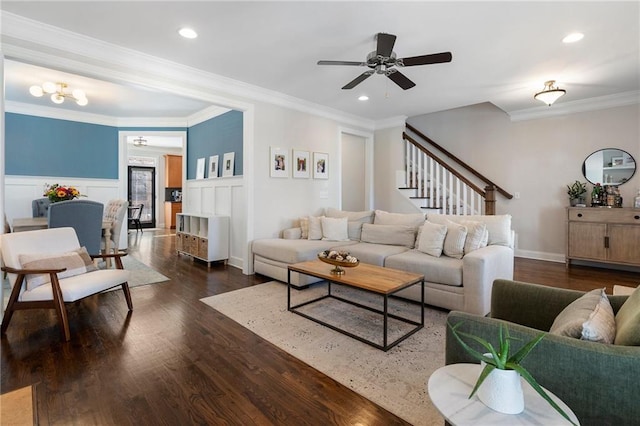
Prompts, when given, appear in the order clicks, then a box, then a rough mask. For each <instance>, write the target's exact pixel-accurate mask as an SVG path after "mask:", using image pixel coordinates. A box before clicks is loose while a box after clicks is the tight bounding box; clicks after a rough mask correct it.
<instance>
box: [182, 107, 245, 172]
mask: <svg viewBox="0 0 640 426" xmlns="http://www.w3.org/2000/svg"><path fill="white" fill-rule="evenodd" d="M242 117H243V114H242V112H241V111H229V112H227V113H224V114H222V115H219V116H217V117H214V118H211V119H209V120H207V121H204V122H202V123H199V124H196V125H195V126H193V127H189V129H188V130H187V141H188V142H187V179H195V178H196V165H197V162H198V158H204V159H205V164H206V165H208V164H209V157H210V156H212V155H218V156H219V160H218V167H219V169H222V158H223V157H224V154H225V153H227V152H235V167H234V173H233V174H234V175H235V176H238V175H242V162H243V161H242V158H243V157H242V154H243V149H242V140H243V137H242ZM205 168H207V167H205ZM219 176H222V171H221V170H220V171H219ZM205 177H209V176H208V175H207V174H206V173H205Z"/></svg>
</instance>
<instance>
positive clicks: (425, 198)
mask: <svg viewBox="0 0 640 426" xmlns="http://www.w3.org/2000/svg"><path fill="white" fill-rule="evenodd" d="M409 199H410V200H430V199H431V197H409Z"/></svg>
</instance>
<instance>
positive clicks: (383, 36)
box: [376, 33, 396, 58]
mask: <svg viewBox="0 0 640 426" xmlns="http://www.w3.org/2000/svg"><path fill="white" fill-rule="evenodd" d="M377 38H378V47H377V49H376V55H378V56H382V57H384V58H388V57H389V56H391V52H393V45H394V44H395V43H396V36H394V35H393V34H387V33H378V36H377Z"/></svg>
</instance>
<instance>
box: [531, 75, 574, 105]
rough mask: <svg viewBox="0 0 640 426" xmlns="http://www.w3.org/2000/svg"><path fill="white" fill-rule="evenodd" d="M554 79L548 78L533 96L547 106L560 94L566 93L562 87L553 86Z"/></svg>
mask: <svg viewBox="0 0 640 426" xmlns="http://www.w3.org/2000/svg"><path fill="white" fill-rule="evenodd" d="M555 83H556V81H555V80H549V81H547V82H545V83H544V89H543V90H542V91H541V92H538V93H536V94H535V95H534V96H533V98H534V99H537V100H539V101H541V102H544V103H545V104H547V105H548V106H551V105H552V104H553V103H554V102H555V101H557V100H558V99H559V98H560V97H561V96H562V95H564V94H565V93H567V91H566V90H564V89H559V88H557V87H556V86H555Z"/></svg>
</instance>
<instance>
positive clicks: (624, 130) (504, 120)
mask: <svg viewBox="0 0 640 426" xmlns="http://www.w3.org/2000/svg"><path fill="white" fill-rule="evenodd" d="M551 108H553V107H551ZM639 119H640V108H639V106H638V105H631V106H624V107H617V108H609V109H603V110H599V111H590V112H582V113H575V114H568V115H564V116H559V117H553V118H542V119H537V120H529V121H519V122H511V121H510V120H509V117H508V116H507V115H506V114H505V113H504V112H503V111H501V110H500V109H498V108H497V107H495V106H493V105H492V104H488V103H486V104H479V105H474V106H469V107H465V108H458V109H454V110H450V111H444V112H439V113H434V114H427V115H423V116H418V117H412V118H410V119H409V120H408V122H410V123H411V124H412V125H413V126H415V127H416V128H418V129H420V130H421V131H422V132H423V133H425V134H426V135H427V136H429V137H430V138H431V139H433V140H434V141H435V142H437V143H438V144H440V145H442V146H443V147H444V148H446V149H447V150H449V151H450V152H451V153H452V154H454V155H456V156H458V157H459V158H460V159H462V160H463V161H465V162H467V163H468V164H469V165H470V166H471V167H473V168H475V169H476V170H477V171H479V172H480V173H482V174H484V175H485V176H487V177H488V178H489V179H491V180H493V181H494V182H495V183H496V184H498V185H500V186H502V187H503V188H505V189H506V190H507V191H508V192H510V193H511V194H514V193H515V192H519V193H520V199H519V200H516V199H512V200H507V199H505V198H504V197H502V196H501V195H498V202H497V213H498V214H502V213H509V214H511V215H512V216H513V227H514V229H515V231H516V233H517V241H516V242H517V247H516V248H517V250H516V255H518V256H522V257H532V258H539V259H548V260H556V261H564V253H565V245H566V209H565V208H566V207H567V206H568V204H569V200H568V196H567V194H566V190H567V189H566V185H568V184H571V183H572V182H574V181H575V180H579V181H581V182H583V181H586V179H585V178H584V176H583V175H582V163H583V161H584V160H585V159H586V158H587V156H589V154H591V153H592V152H594V151H596V150H598V149H601V148H609V147H613V148H619V149H622V150H625V151H627V152H628V153H630V154H631V155H632V156H633V157H634V158H635V159H636V161H637V162H640V130H639V125H638V123H639V122H640V120H639ZM376 137H377V135H376ZM376 143H378V140H377V139H376ZM401 150H402V148H401V145H398V147H397V149H396V151H398V152H401ZM394 165H395V164H394ZM376 166H383V165H382V164H381V162H380V161H376ZM392 172H393V170H392V168H391V167H389V166H387V167H384V166H383V167H382V168H377V169H376V175H379V174H383V175H384V176H387V178H388V179H391V178H392ZM589 187H590V186H589ZM638 188H640V171H638V172H636V174H635V175H634V176H633V178H632V179H631V180H630V181H629V182H627V183H626V184H624V185H622V186H620V191H621V194H622V196H623V198H624V206H625V207H629V206H632V203H633V197H634V195H635V193H636V191H637V190H638Z"/></svg>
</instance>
